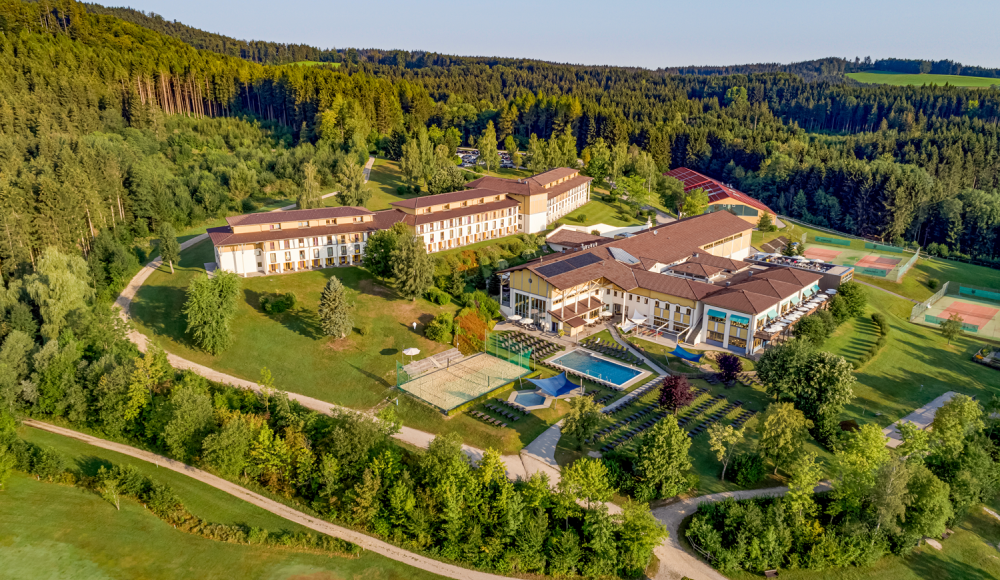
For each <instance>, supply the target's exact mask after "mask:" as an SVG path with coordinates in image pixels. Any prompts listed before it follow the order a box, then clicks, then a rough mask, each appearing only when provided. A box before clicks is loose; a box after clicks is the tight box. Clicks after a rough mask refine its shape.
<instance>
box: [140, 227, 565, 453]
mask: <svg viewBox="0 0 1000 580" xmlns="http://www.w3.org/2000/svg"><path fill="white" fill-rule="evenodd" d="M212 260H213V258H212V245H211V244H210V243H208V242H202V243H200V244H197V245H195V246H194V247H192V248H189V249H188V250H185V251H184V252H183V253H182V254H181V263H180V266H179V267H178V268H177V273H176V274H174V275H171V274H170V270H169V268H162V269H161V270H159V271H157V272H154V273H153V274H152V275H151V276H150V277H149V279H148V280H147V281H146V283H145V284H143V286H142V287H141V288H140V289H139V292H138V293H137V295H136V298H135V300H134V301H133V303H132V310H131V314H132V320H133V321H134V322H135V323H136V326H137V327H138V329H139V331H140V332H142V333H143V334H145V335H147V336H149V337H151V338H152V339H153V341H154V342H156V343H157V344H158V345H160V346H161V347H163V348H164V349H166V350H167V351H168V352H171V353H173V354H176V355H178V356H181V357H183V358H186V359H188V360H191V361H194V362H197V363H199V364H203V365H206V366H209V367H211V368H213V369H216V370H219V371H222V372H225V373H228V374H231V375H234V376H237V377H240V378H244V379H248V380H253V381H256V380H258V379H259V378H260V369H261V368H262V367H265V366H266V367H267V368H268V369H269V370H270V371H271V372H272V373H273V375H274V379H275V381H276V383H277V386H278V388H280V389H283V390H287V391H291V392H295V393H301V394H304V395H308V396H311V397H316V398H318V399H321V400H324V401H329V402H330V403H334V404H338V405H344V406H348V407H353V408H357V409H366V408H371V407H372V406H374V405H376V404H378V403H379V402H381V401H383V400H384V399H385V398H386V397H390V396H392V397H395V396H396V395H397V394H398V393H399V392H398V391H397V390H395V384H396V383H395V368H396V367H395V365H396V361H398V360H402V354H401V353H402V351H403V349H406V348H410V347H416V348H419V349H420V351H421V356H428V355H431V354H434V353H437V352H441V351H443V350H446V349H447V348H448V346H447V345H443V344H440V343H436V342H433V341H430V340H428V339H426V338H424V336H423V327H424V325H426V324H427V323H428V322H430V321H431V320H432V319H433V317H434V316H436V315H437V314H439V313H441V312H445V311H455V310H456V306H455V305H451V304H449V305H446V306H437V305H435V304H432V303H430V302H427V301H426V300H423V299H417V300H416V301H413V302H410V301H407V300H402V299H400V298H398V297H397V296H396V295H395V292H394V291H393V290H392V289H391V288H387V287H385V286H383V285H381V284H379V283H377V282H376V281H375V280H373V278H372V276H371V275H370V274H369V273H368V272H367V271H366V270H363V269H361V268H354V267H344V268H339V269H326V270H318V271H308V272H299V273H295V274H285V275H279V276H267V277H254V278H245V279H243V280H242V285H243V298H244V299H243V301H242V302H241V303H240V305H239V309H238V312H237V314H236V318H235V319H234V322H233V328H232V332H233V338H234V340H233V345H232V346H231V347H230V348H229V349H228V350H226V351H225V352H223V353H222V354H220V355H218V356H213V355H210V354H208V353H206V352H204V351H201V350H199V349H197V348H196V347H195V346H194V345H193V343H192V342H191V341H190V337H189V336H188V335H187V334H186V332H185V327H186V322H185V318H184V315H183V312H182V309H183V305H184V300H185V291H186V288H187V286H188V284H189V283H190V282H191V279H193V278H194V276H195V275H197V274H199V273H201V272H203V271H204V267H203V265H204V263H205V262H210V261H212ZM334 275H336V276H337V277H338V278H340V280H341V282H343V283H344V286H345V287H346V288H347V290H348V293H349V296H350V299H351V300H352V301H353V302H354V304H355V310H354V321H355V325H356V326H359V325H362V324H363V323H364V324H366V325H367V326H368V328H369V332H368V334H366V335H364V336H362V335H361V334H360V333H359V332H358V331H357V330H355V332H353V333H352V334H350V335H349V336H348V337H347V338H344V339H341V340H332V339H330V338H329V337H326V336H323V335H322V334H321V332H320V331H319V326H318V322H317V319H316V310H317V308H318V304H319V297H320V293H321V292H322V290H323V286H324V285H325V284H326V281H327V279H328V278H329V277H330V276H334ZM275 292H282V293H284V292H294V293H295V294H296V296H297V297H298V304H297V306H296V307H295V308H294V309H292V310H291V311H289V312H285V313H283V314H279V315H273V316H271V315H267V314H265V313H264V312H263V311H262V310H261V309H260V306H259V304H260V297H261V296H262V295H264V294H267V293H275ZM413 322H417V323H418V324H417V331H416V332H413V330H412V328H411V324H412V323H413ZM399 402H400V404H399V409H398V410H399V414H400V416H401V417H402V419H403V421H404V423H405V424H406V425H407V426H410V427H413V428H415V429H421V430H424V431H429V432H432V433H446V432H457V433H459V434H460V435H461V436H462V437H463V438H464V440H465V442H466V443H468V444H469V445H474V446H476V447H480V448H487V447H493V448H496V449H500V450H501V451H504V452H505V453H513V452H516V451H517V450H519V449H521V448H522V447H523V446H524V445H526V444H527V443H529V442H531V440H532V439H533V438H534V436H537V435H538V433H541V431H543V430H544V427H547V426H548V425H549V424H551V423H552V422H554V421H555V420H557V418H556V417H551V418H549V419H551V420H549V419H546V420H539V421H538V425H535V424H534V422H531V424H529V425H528V426H526V427H525V428H524V429H521V428H520V427H519V430H513V429H497V428H495V427H492V426H489V425H486V424H483V423H481V422H479V421H477V420H475V419H474V418H472V417H468V416H466V415H465V414H461V415H459V416H457V417H453V418H451V419H447V418H445V417H444V416H443V415H442V414H441V413H440V412H439V411H437V410H436V409H433V408H431V407H430V406H428V405H425V404H422V403H420V402H418V401H416V400H414V399H412V398H410V397H405V396H400V397H399Z"/></svg>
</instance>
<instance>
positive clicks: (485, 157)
mask: <svg viewBox="0 0 1000 580" xmlns="http://www.w3.org/2000/svg"><path fill="white" fill-rule="evenodd" d="M476 144H477V145H478V147H479V161H480V162H482V164H483V166H484V167H486V171H496V170H497V169H500V154H499V153H498V152H497V132H496V130H495V129H494V128H493V121H489V122H487V123H486V129H484V130H483V134H482V135H481V136H480V137H479V140H478V141H477V142H476Z"/></svg>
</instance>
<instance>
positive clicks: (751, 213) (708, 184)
mask: <svg viewBox="0 0 1000 580" xmlns="http://www.w3.org/2000/svg"><path fill="white" fill-rule="evenodd" d="M666 175H668V176H670V177H673V178H675V179H678V180H680V182H681V183H683V184H684V191H685V192H687V191H691V190H692V189H701V190H703V191H704V192H705V193H706V194H708V209H706V210H705V211H706V213H711V212H715V211H728V212H729V213H731V214H733V215H735V216H739V217H741V218H743V219H744V220H746V221H747V222H749V223H751V224H753V225H755V226H756V225H757V222H758V221H760V214H761V213H767V214H770V215H771V223H773V224H777V223H778V221H777V220H778V215H777V214H775V213H774V211H772V210H771V208H769V207H767V206H766V205H764V204H763V203H761V202H760V201H758V200H756V199H754V198H752V197H750V196H749V195H747V194H745V193H743V192H742V191H737V190H735V189H733V188H731V187H729V186H728V185H726V184H724V183H722V182H721V181H716V180H714V179H712V178H711V177H705V176H704V175H702V174H700V173H698V172H697V171H692V170H690V169H688V168H687V167H678V168H677V169H673V170H671V171H668V172H667V173H666Z"/></svg>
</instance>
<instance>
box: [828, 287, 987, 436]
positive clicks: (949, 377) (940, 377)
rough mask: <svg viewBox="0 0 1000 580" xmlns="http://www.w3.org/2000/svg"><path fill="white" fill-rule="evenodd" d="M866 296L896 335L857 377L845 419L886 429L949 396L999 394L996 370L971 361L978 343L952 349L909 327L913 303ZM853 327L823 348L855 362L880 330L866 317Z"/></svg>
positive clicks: (933, 334)
mask: <svg viewBox="0 0 1000 580" xmlns="http://www.w3.org/2000/svg"><path fill="white" fill-rule="evenodd" d="M866 291H867V292H866V293H867V294H868V300H869V304H870V309H871V310H872V311H875V312H881V313H883V314H885V315H886V316H887V317H888V319H889V324H890V326H892V331H891V332H890V333H889V337H888V344H887V345H886V346H885V348H883V349H882V350H881V351H880V352H879V354H878V355H877V356H876V357H875V358H874V359H872V360H871V361H869V362H868V363H867V364H865V366H863V367H861V369H859V370H858V371H857V372H856V373H855V376H856V377H857V379H858V384H857V386H856V387H855V389H854V394H855V397H856V398H855V400H854V402H853V403H852V404H850V405H848V406H847V408H846V409H845V411H844V414H843V415H842V416H841V418H842V419H855V420H857V421H858V423H859V424H860V423H863V422H876V423H878V424H879V425H880V426H882V427H886V426H888V425H889V424H890V423H892V422H893V421H896V420H897V419H900V418H902V417H904V416H906V415H908V414H909V413H910V412H912V411H913V410H914V409H917V408H918V407H921V406H923V405H924V404H926V403H928V402H930V401H931V400H932V399H934V398H935V397H937V396H939V395H941V394H943V393H945V392H947V391H958V392H960V393H965V394H967V395H971V396H975V397H977V398H978V399H979V400H980V401H986V400H989V398H990V396H991V395H993V394H1000V377H998V376H997V371H995V370H993V369H990V368H988V367H985V366H982V365H978V364H976V363H974V362H972V361H971V360H970V359H971V357H972V355H973V353H974V352H975V351H976V350H978V349H979V348H981V347H982V343H981V342H980V341H979V340H977V339H976V338H975V337H969V336H966V337H964V338H960V339H957V340H955V341H954V342H953V343H952V345H951V346H948V345H947V344H946V341H945V340H944V338H943V337H942V336H941V334H940V332H939V331H937V330H935V329H931V328H926V327H923V326H918V325H916V324H910V322H909V321H908V316H909V313H910V307H911V306H912V305H913V304H912V303H911V302H909V301H907V300H903V299H901V298H896V297H894V296H891V295H889V294H886V293H885V292H881V291H879V290H876V289H874V288H869V289H866ZM853 324H854V325H855V327H854V332H852V331H851V329H846V330H842V331H841V332H838V335H837V336H835V337H834V338H833V339H831V341H830V342H829V343H828V344H827V346H825V347H824V348H827V349H829V350H831V352H834V353H836V354H840V355H842V356H844V357H846V358H848V359H849V360H850V359H851V358H852V357H856V356H857V355H858V353H859V352H860V351H861V349H863V348H864V347H865V345H866V344H868V343H869V341H871V340H872V337H873V336H874V332H875V330H874V327H873V326H872V323H871V322H870V321H869V320H867V319H864V318H862V319H859V320H857V321H854V323H853ZM862 329H867V330H866V331H865V335H866V338H864V339H860V338H856V337H855V336H853V334H855V333H856V332H857V331H858V330H862Z"/></svg>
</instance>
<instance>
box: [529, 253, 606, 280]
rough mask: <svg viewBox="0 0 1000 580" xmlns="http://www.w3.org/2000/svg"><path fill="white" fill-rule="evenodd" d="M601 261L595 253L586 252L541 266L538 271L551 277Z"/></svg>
mask: <svg viewBox="0 0 1000 580" xmlns="http://www.w3.org/2000/svg"><path fill="white" fill-rule="evenodd" d="M600 261H601V259H600V258H598V257H597V256H595V255H593V254H584V255H582V256H573V257H572V258H569V259H567V260H561V261H559V262H556V263H554V264H548V265H546V266H540V267H539V268H538V269H537V270H536V272H538V273H539V274H541V275H542V276H545V277H546V278H551V277H552V276H559V275H560V274H565V273H567V272H572V271H573V270H578V269H580V268H583V267H585V266H589V265H591V264H596V263H598V262H600Z"/></svg>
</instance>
